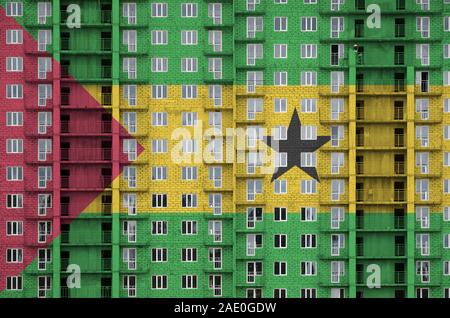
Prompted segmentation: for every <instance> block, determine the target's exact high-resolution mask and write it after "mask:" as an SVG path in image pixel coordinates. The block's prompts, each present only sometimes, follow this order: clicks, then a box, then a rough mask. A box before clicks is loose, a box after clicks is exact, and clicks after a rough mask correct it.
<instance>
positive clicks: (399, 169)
mask: <svg viewBox="0 0 450 318" xmlns="http://www.w3.org/2000/svg"><path fill="white" fill-rule="evenodd" d="M394 172H395V174H405V162H404V161H396V162H394Z"/></svg>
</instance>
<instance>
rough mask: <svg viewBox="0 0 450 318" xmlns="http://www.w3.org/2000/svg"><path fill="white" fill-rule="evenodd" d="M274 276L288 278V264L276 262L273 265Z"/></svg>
mask: <svg viewBox="0 0 450 318" xmlns="http://www.w3.org/2000/svg"><path fill="white" fill-rule="evenodd" d="M273 274H274V275H275V276H286V275H287V263H286V262H274V263H273Z"/></svg>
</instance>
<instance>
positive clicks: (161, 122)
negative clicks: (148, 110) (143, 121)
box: [152, 112, 167, 126]
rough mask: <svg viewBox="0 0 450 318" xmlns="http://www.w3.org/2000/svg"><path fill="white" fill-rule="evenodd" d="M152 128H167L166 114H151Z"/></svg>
mask: <svg viewBox="0 0 450 318" xmlns="http://www.w3.org/2000/svg"><path fill="white" fill-rule="evenodd" d="M152 126H167V113H166V112H153V113H152Z"/></svg>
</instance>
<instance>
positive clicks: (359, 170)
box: [356, 162, 364, 174]
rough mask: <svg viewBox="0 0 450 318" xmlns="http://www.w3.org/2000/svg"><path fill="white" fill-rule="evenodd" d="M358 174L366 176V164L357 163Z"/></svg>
mask: <svg viewBox="0 0 450 318" xmlns="http://www.w3.org/2000/svg"><path fill="white" fill-rule="evenodd" d="M356 174H364V163H363V162H357V163H356Z"/></svg>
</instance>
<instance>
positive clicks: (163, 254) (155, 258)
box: [152, 248, 167, 263]
mask: <svg viewBox="0 0 450 318" xmlns="http://www.w3.org/2000/svg"><path fill="white" fill-rule="evenodd" d="M152 262H155V263H159V262H167V248H152Z"/></svg>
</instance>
